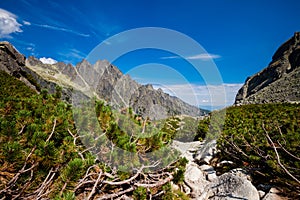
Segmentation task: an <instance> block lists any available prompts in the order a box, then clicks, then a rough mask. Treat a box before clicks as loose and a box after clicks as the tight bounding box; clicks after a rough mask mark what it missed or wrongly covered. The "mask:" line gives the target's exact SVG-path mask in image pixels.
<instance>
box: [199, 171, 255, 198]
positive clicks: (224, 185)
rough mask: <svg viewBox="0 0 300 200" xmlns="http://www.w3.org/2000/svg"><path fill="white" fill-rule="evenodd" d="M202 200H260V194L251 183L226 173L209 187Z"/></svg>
mask: <svg viewBox="0 0 300 200" xmlns="http://www.w3.org/2000/svg"><path fill="white" fill-rule="evenodd" d="M204 195H205V196H204ZM201 198H203V199H210V200H235V199H244V200H259V194H258V191H257V190H256V188H255V187H254V186H253V185H252V183H251V182H250V181H248V180H246V179H244V178H241V177H238V176H235V175H234V174H232V173H225V174H223V175H221V176H219V177H218V178H216V179H214V180H213V182H212V183H211V184H209V185H208V187H207V188H206V189H205V191H204V192H203V195H202V196H201Z"/></svg>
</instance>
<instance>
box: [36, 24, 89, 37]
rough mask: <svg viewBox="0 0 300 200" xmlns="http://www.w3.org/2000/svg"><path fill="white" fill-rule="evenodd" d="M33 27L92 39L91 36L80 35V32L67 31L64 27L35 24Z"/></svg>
mask: <svg viewBox="0 0 300 200" xmlns="http://www.w3.org/2000/svg"><path fill="white" fill-rule="evenodd" d="M32 25H34V26H38V27H42V28H46V29H51V30H55V31H63V32H66V33H72V34H75V35H78V36H81V37H90V35H89V34H84V33H80V32H78V31H74V30H72V29H67V28H63V27H58V26H52V25H48V24H35V23H32Z"/></svg>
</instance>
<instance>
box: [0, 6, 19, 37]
mask: <svg viewBox="0 0 300 200" xmlns="http://www.w3.org/2000/svg"><path fill="white" fill-rule="evenodd" d="M21 26H22V25H21V24H19V23H18V22H17V16H16V15H14V14H12V13H11V12H8V11H7V10H4V9H1V8H0V38H5V37H10V34H11V33H16V32H22V30H21V28H20V27H21Z"/></svg>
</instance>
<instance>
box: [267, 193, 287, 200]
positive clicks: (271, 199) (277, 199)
mask: <svg viewBox="0 0 300 200" xmlns="http://www.w3.org/2000/svg"><path fill="white" fill-rule="evenodd" d="M262 200H287V198H285V197H281V196H279V195H278V194H275V193H268V194H266V196H264V198H263V199H262Z"/></svg>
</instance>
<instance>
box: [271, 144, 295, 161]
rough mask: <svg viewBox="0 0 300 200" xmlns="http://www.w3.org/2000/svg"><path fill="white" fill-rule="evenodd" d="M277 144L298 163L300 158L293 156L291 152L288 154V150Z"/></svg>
mask: <svg viewBox="0 0 300 200" xmlns="http://www.w3.org/2000/svg"><path fill="white" fill-rule="evenodd" d="M277 143H278V144H279V146H280V147H281V148H282V149H283V150H284V151H285V153H287V154H289V155H290V156H291V157H293V158H295V159H296V160H299V161H300V158H299V157H297V156H295V155H294V154H292V153H291V152H289V151H288V150H286V148H284V147H283V146H282V145H281V144H280V142H279V141H277Z"/></svg>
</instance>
